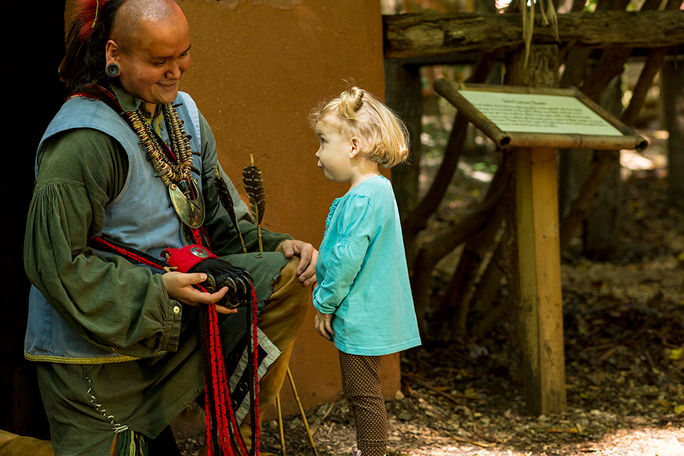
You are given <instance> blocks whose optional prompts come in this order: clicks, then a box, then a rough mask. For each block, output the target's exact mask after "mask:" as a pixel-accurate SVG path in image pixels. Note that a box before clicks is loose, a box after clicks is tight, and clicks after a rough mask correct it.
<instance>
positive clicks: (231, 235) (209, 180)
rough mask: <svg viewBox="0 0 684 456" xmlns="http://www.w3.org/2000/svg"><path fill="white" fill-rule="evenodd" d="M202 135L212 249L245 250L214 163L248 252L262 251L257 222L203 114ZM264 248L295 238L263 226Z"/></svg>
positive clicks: (231, 251) (224, 251) (207, 226)
mask: <svg viewBox="0 0 684 456" xmlns="http://www.w3.org/2000/svg"><path fill="white" fill-rule="evenodd" d="M200 135H201V137H202V182H203V189H204V199H205V204H206V209H207V212H206V219H205V224H204V226H205V227H206V228H207V230H208V231H209V234H210V239H211V248H212V251H214V252H215V253H217V254H219V255H228V254H232V253H239V252H242V246H241V244H240V238H239V236H238V232H237V230H236V229H235V224H234V223H233V222H232V220H231V218H230V216H229V215H228V212H227V211H226V210H225V209H224V208H223V206H222V205H221V202H220V200H219V196H218V191H217V189H216V178H215V172H214V167H215V166H216V167H218V169H219V172H220V173H221V176H222V177H223V180H224V181H225V182H226V185H227V187H228V189H229V191H230V194H231V199H232V200H233V203H234V207H235V214H236V218H237V220H238V225H239V226H240V233H242V237H243V239H244V241H245V245H246V247H247V251H248V252H258V251H259V239H258V232H257V226H256V224H254V222H253V220H252V216H251V215H250V212H249V209H248V208H247V205H246V204H245V202H244V201H242V199H241V198H240V195H239V193H238V191H237V189H236V188H235V186H234V185H233V183H232V182H231V181H230V179H229V178H228V176H227V175H226V173H225V172H224V171H223V169H222V168H221V165H220V163H219V162H218V157H217V152H216V140H215V139H214V134H213V133H212V131H211V128H210V127H209V124H208V123H207V121H206V119H204V117H202V116H201V115H200ZM261 236H262V242H263V246H264V251H273V250H275V249H276V247H278V245H279V244H280V243H281V242H283V241H284V240H286V239H292V237H291V236H289V235H287V234H281V233H274V232H272V231H268V230H266V229H264V228H261Z"/></svg>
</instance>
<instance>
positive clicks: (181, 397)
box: [24, 92, 291, 454]
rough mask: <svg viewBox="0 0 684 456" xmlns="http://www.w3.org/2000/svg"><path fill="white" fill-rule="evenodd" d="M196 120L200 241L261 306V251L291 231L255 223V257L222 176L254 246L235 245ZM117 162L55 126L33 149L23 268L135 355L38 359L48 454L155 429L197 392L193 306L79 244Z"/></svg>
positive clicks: (53, 298)
mask: <svg viewBox="0 0 684 456" xmlns="http://www.w3.org/2000/svg"><path fill="white" fill-rule="evenodd" d="M117 97H118V99H119V101H120V102H121V104H122V105H123V106H124V108H125V109H129V110H130V109H136V108H137V107H138V105H139V103H140V101H139V100H137V99H133V98H132V97H130V96H128V95H126V94H125V93H121V92H117ZM200 126H201V139H202V150H201V155H202V170H201V174H202V180H203V184H204V189H203V190H204V198H205V202H206V209H207V210H206V222H205V227H206V229H207V230H208V232H209V236H210V239H211V248H212V250H213V251H214V252H215V253H216V254H218V255H220V256H228V255H229V256H228V258H229V259H230V261H231V262H232V263H234V264H236V265H239V266H243V267H245V268H247V269H248V270H250V272H251V273H252V276H253V277H254V278H255V280H256V283H255V287H256V291H257V297H258V301H259V303H260V305H261V306H263V303H264V301H265V300H266V299H267V298H268V296H269V295H270V293H271V292H272V286H273V283H274V282H275V281H276V280H277V278H278V277H279V273H280V270H281V269H282V267H284V265H285V264H286V263H287V259H286V258H285V257H284V255H282V254H281V253H278V252H273V250H275V248H276V247H277V246H278V244H280V243H281V242H282V241H283V240H285V239H291V238H290V237H289V236H287V235H284V234H278V233H272V232H268V231H266V230H262V236H263V244H264V250H265V252H264V253H256V251H257V250H258V238H257V228H256V226H255V225H254V224H253V223H252V221H251V219H250V217H249V212H248V210H247V207H246V205H245V204H244V203H243V202H242V201H241V200H240V199H239V196H238V194H237V190H235V188H234V187H233V186H232V184H230V181H229V180H228V179H227V177H225V174H224V178H225V179H226V181H227V182H228V183H229V186H230V187H231V191H232V193H233V199H234V201H235V203H236V213H237V214H238V217H239V218H240V230H241V232H242V235H243V238H244V239H245V243H246V244H247V248H248V250H249V251H251V252H255V253H248V254H241V253H240V252H242V247H241V245H240V241H239V238H238V236H237V231H236V230H235V229H234V226H233V224H232V222H231V221H230V219H229V217H228V214H227V212H226V211H225V209H224V208H223V207H222V206H221V205H220V203H219V199H218V197H217V193H216V189H215V186H214V185H212V184H211V182H213V175H214V166H219V164H218V159H217V153H216V142H215V140H214V136H213V134H212V132H211V129H210V127H209V125H208V124H207V122H206V120H205V119H204V117H202V116H200ZM141 152H142V151H141ZM127 167H128V163H127V158H126V153H125V151H123V150H122V149H121V147H120V146H119V144H118V143H117V142H116V141H114V140H113V139H112V138H111V137H109V136H107V135H105V134H103V133H101V132H99V131H95V130H90V129H79V130H71V131H68V132H66V133H64V134H62V135H61V136H59V137H57V138H55V139H54V140H53V141H51V142H50V143H49V144H47V146H46V148H45V149H44V151H43V152H42V153H41V156H40V162H39V169H40V172H39V174H38V178H37V181H36V184H35V189H34V194H33V198H32V201H31V205H30V208H29V213H28V220H27V225H26V236H25V244H24V266H25V270H26V273H27V275H28V277H29V279H30V280H31V282H32V283H33V284H34V285H35V286H36V287H37V288H38V289H40V290H41V292H42V293H43V294H44V295H45V296H46V298H47V299H48V301H49V302H50V303H51V305H53V306H54V307H55V308H56V309H57V310H58V312H59V313H60V314H61V315H62V316H63V317H64V318H65V319H66V320H67V321H68V322H70V323H71V324H72V325H73V326H74V327H75V328H76V329H77V331H78V332H79V333H80V334H81V335H82V336H83V337H84V338H86V339H87V340H89V341H91V342H92V343H95V344H98V345H104V346H109V347H112V348H113V349H115V350H117V351H118V352H120V353H122V354H126V355H130V356H132V357H136V358H140V359H137V360H134V361H127V362H119V363H113V364H56V363H39V381H40V383H41V393H42V395H43V401H44V403H45V405H46V408H47V410H48V415H49V418H50V422H51V431H52V440H53V446H54V447H55V448H56V449H57V450H59V449H60V448H65V449H68V448H83V449H84V451H83V453H82V454H107V453H108V450H109V446H108V445H111V439H112V437H113V432H112V430H114V431H116V430H120V429H122V428H127V429H131V430H134V431H136V432H140V433H142V434H144V435H147V436H149V437H155V436H157V435H158V434H159V433H160V432H161V430H162V429H163V428H164V427H166V426H167V425H168V424H169V422H170V421H171V420H172V419H173V418H174V417H176V416H177V415H178V414H179V413H180V412H181V411H182V410H183V409H184V408H185V407H186V406H187V405H188V404H189V403H190V402H191V401H193V400H194V399H195V398H196V397H197V396H198V394H199V393H200V392H201V391H202V390H203V375H202V368H201V355H200V352H199V351H198V349H197V331H196V329H195V328H197V325H196V324H193V320H194V318H195V317H196V316H194V313H195V312H194V311H195V309H194V308H191V307H187V306H182V305H181V304H180V303H178V302H176V301H174V300H173V299H171V298H169V296H168V294H167V292H166V289H165V288H164V286H163V283H162V279H161V275H159V274H150V272H149V270H147V269H146V268H142V267H139V266H136V265H133V264H132V263H129V262H128V261H126V260H124V259H123V258H115V259H114V260H113V261H103V260H102V259H100V258H99V257H98V256H97V255H94V254H93V253H92V251H91V250H90V249H89V248H88V246H87V245H86V241H87V239H88V238H89V237H90V236H93V235H95V234H97V233H98V232H99V231H100V230H101V229H102V226H103V221H104V213H105V210H106V207H107V204H108V202H109V201H111V200H113V199H114V198H115V197H116V196H117V195H118V193H119V191H120V190H121V188H122V187H123V185H124V184H125V180H126V176H127ZM219 168H220V166H219ZM221 172H222V171H221ZM103 297H106V299H102V298H103ZM103 302H116V305H115V306H112V305H103ZM178 309H180V312H178ZM224 327H225V328H227V330H226V331H225V333H226V335H227V336H228V338H229V339H230V336H231V335H233V336H234V335H237V334H239V333H240V332H241V331H243V330H244V325H243V322H242V321H241V320H239V319H238V318H235V317H231V318H229V319H228V320H227V321H226V322H225V324H224ZM234 341H235V338H232V339H231V340H226V344H227V345H230V344H231V343H233V342H234ZM76 410H78V412H80V413H75V411H76ZM58 454H59V453H58Z"/></svg>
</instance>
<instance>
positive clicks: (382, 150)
mask: <svg viewBox="0 0 684 456" xmlns="http://www.w3.org/2000/svg"><path fill="white" fill-rule="evenodd" d="M309 121H310V123H311V126H312V127H314V126H315V125H316V124H317V123H318V122H325V123H328V124H331V125H333V126H336V127H338V128H339V129H340V131H341V132H342V133H345V134H348V135H349V136H356V137H357V138H358V145H359V151H360V155H361V156H362V157H365V158H367V159H369V160H372V161H374V162H376V163H378V164H379V165H382V166H384V167H386V168H391V167H392V166H395V165H398V164H400V163H402V162H404V161H405V160H406V159H407V158H408V152H409V151H408V144H409V136H408V131H407V130H406V126H405V125H404V123H403V122H402V121H401V120H400V119H399V118H398V117H397V116H396V114H394V112H392V110H391V109H389V108H388V107H387V106H385V105H384V104H383V103H381V102H380V101H379V100H378V99H377V98H375V97H374V96H373V95H372V94H370V93H368V92H366V91H365V90H363V89H360V88H358V87H352V88H350V89H348V90H345V91H344V92H342V93H341V94H340V95H339V96H338V97H337V98H334V99H332V100H330V101H328V102H327V103H323V104H322V105H321V106H319V107H317V108H316V109H314V110H313V111H312V112H311V114H310V115H309Z"/></svg>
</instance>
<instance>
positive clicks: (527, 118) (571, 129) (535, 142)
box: [435, 79, 648, 150]
mask: <svg viewBox="0 0 684 456" xmlns="http://www.w3.org/2000/svg"><path fill="white" fill-rule="evenodd" d="M435 90H436V91H437V93H439V94H440V95H442V96H443V97H444V98H445V99H447V100H448V101H449V102H450V103H451V104H453V105H454V106H455V107H456V109H458V110H459V111H461V112H463V114H465V115H466V117H468V119H469V120H470V121H471V122H472V123H473V125H475V126H476V127H477V128H479V129H480V130H481V131H482V132H483V133H484V134H485V135H487V136H488V137H489V138H490V139H491V140H492V141H494V143H496V145H497V146H499V147H502V148H506V147H532V146H534V147H554V148H587V149H602V150H619V149H636V150H641V149H643V148H645V147H646V146H647V144H648V143H647V142H646V140H645V139H644V138H642V137H641V136H639V135H637V134H636V133H635V132H634V131H633V130H632V129H631V128H629V127H627V126H626V125H624V124H623V123H622V122H620V121H619V120H618V119H616V118H615V117H614V116H613V115H612V114H610V113H609V112H607V111H606V110H605V109H603V108H602V107H601V106H599V105H597V104H596V103H594V102H593V101H592V100H591V99H589V98H588V97H587V96H585V95H584V94H583V93H582V92H580V91H579V90H577V89H575V88H570V89H554V88H533V87H514V86H493V85H485V84H469V85H468V86H467V87H466V86H464V85H461V86H459V87H457V86H455V85H453V84H451V83H449V82H447V81H446V80H443V79H442V80H439V81H436V82H435Z"/></svg>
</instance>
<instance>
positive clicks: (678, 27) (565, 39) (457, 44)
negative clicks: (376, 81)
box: [383, 11, 684, 63]
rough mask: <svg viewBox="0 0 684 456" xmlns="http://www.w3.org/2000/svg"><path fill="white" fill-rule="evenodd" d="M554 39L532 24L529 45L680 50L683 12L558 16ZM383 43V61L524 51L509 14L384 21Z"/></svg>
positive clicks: (516, 18)
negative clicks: (636, 31)
mask: <svg viewBox="0 0 684 456" xmlns="http://www.w3.org/2000/svg"><path fill="white" fill-rule="evenodd" d="M537 20H540V19H539V18H538V17H537ZM635 30H638V31H639V33H635V32H634V31H635ZM558 34H559V38H560V41H559V42H558V41H556V38H555V36H554V32H553V30H552V29H551V27H548V26H544V25H542V23H541V22H539V23H535V27H534V36H533V40H532V43H533V44H558V45H559V46H561V47H565V46H572V47H578V48H592V49H605V48H615V47H626V48H651V47H674V46H682V45H684V11H596V12H594V13H587V12H579V13H576V12H575V13H567V14H559V15H558ZM383 39H384V42H385V46H384V48H385V59H426V60H429V59H430V58H438V57H441V56H448V55H453V54H459V53H460V54H468V53H502V52H510V51H513V50H516V49H518V48H520V47H521V46H523V45H524V42H523V34H522V16H521V15H520V14H513V13H507V14H475V13H459V14H429V13H425V14H399V15H385V16H383ZM424 63H427V62H424Z"/></svg>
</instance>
